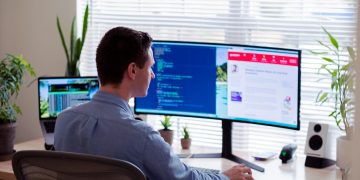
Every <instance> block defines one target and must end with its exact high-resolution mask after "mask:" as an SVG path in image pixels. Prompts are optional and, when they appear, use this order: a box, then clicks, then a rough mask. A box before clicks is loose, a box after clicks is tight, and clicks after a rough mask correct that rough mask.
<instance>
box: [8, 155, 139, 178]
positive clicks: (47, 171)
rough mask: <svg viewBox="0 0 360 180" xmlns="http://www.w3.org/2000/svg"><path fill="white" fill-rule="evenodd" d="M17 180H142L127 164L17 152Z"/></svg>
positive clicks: (116, 161)
mask: <svg viewBox="0 0 360 180" xmlns="http://www.w3.org/2000/svg"><path fill="white" fill-rule="evenodd" d="M12 166H13V170H14V174H15V176H16V179H18V180H35V179H36V180H55V179H57V180H58V179H60V180H62V179H64V180H74V179H76V180H85V179H86V180H88V179H89V180H95V179H106V180H113V179H121V180H133V179H136V180H146V177H145V175H144V173H143V172H142V171H141V170H140V169H139V168H138V167H136V166H135V165H133V164H132V163H130V162H127V161H123V160H118V159H110V158H106V157H102V156H95V155H89V154H79V153H69V152H57V151H38V150H29V151H18V152H17V153H15V154H14V156H13V159H12Z"/></svg>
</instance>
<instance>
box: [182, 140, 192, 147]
mask: <svg viewBox="0 0 360 180" xmlns="http://www.w3.org/2000/svg"><path fill="white" fill-rule="evenodd" d="M190 146H191V139H190V138H188V139H185V138H182V139H181V147H182V148H183V149H190Z"/></svg>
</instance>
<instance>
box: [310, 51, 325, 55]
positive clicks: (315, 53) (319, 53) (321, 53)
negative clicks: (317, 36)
mask: <svg viewBox="0 0 360 180" xmlns="http://www.w3.org/2000/svg"><path fill="white" fill-rule="evenodd" d="M309 52H310V53H311V54H314V55H325V54H328V53H327V52H316V51H313V50H309Z"/></svg>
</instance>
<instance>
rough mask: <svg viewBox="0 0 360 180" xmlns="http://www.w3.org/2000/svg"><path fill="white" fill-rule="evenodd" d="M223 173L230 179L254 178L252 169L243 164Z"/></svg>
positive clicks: (250, 179) (248, 179)
mask: <svg viewBox="0 0 360 180" xmlns="http://www.w3.org/2000/svg"><path fill="white" fill-rule="evenodd" d="M223 174H224V175H225V176H227V177H229V178H230V180H253V179H254V178H253V177H252V172H251V169H250V168H248V167H246V166H245V165H243V164H239V165H236V166H234V167H232V168H231V169H229V170H227V171H224V172H223Z"/></svg>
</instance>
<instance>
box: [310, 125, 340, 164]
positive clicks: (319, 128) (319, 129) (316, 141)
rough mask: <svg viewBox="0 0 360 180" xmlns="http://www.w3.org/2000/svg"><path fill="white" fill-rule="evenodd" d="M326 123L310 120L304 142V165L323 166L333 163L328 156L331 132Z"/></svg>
mask: <svg viewBox="0 0 360 180" xmlns="http://www.w3.org/2000/svg"><path fill="white" fill-rule="evenodd" d="M329 130H330V129H329V125H328V124H322V123H316V122H310V123H309V127H308V133H307V137H306V144H305V154H306V161H305V166H307V167H314V168H324V167H328V166H330V165H333V164H335V161H333V160H331V159H329V158H330V153H331V152H330V147H331V136H332V135H331V133H330V131H329Z"/></svg>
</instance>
